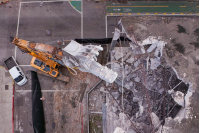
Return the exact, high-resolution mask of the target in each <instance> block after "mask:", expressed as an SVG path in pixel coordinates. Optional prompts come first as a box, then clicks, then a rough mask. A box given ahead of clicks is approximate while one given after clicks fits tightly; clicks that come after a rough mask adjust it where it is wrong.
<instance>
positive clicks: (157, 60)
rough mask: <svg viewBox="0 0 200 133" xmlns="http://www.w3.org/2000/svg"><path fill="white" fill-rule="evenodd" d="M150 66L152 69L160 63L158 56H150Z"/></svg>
mask: <svg viewBox="0 0 200 133" xmlns="http://www.w3.org/2000/svg"><path fill="white" fill-rule="evenodd" d="M150 61H151V66H150V69H152V70H154V69H156V68H157V67H158V66H159V65H160V60H159V59H158V58H151V59H150Z"/></svg>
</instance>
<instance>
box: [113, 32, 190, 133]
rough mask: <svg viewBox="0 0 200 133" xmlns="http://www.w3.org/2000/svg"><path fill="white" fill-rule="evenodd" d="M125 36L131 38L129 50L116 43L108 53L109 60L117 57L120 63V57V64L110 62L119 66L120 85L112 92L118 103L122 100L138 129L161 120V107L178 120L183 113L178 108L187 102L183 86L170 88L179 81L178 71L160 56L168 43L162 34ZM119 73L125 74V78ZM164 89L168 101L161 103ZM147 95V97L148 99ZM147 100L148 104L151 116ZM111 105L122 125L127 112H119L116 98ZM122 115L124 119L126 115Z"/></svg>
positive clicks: (118, 123) (119, 124)
mask: <svg viewBox="0 0 200 133" xmlns="http://www.w3.org/2000/svg"><path fill="white" fill-rule="evenodd" d="M127 36H128V35H127ZM128 38H129V39H130V40H131V42H129V45H130V47H131V50H132V53H131V52H130V51H129V49H130V47H118V48H117V47H115V49H114V50H113V51H112V55H111V60H112V59H113V60H115V59H117V60H119V62H120V63H121V61H122V60H121V58H122V57H123V64H122V63H121V64H120V63H118V62H115V63H116V64H115V63H113V65H111V67H112V69H113V70H114V69H115V68H117V67H120V69H118V71H116V72H117V73H118V78H117V79H116V80H115V83H117V84H115V85H116V86H118V87H119V89H115V90H113V92H117V93H116V94H114V95H115V97H116V98H117V100H118V103H119V105H120V106H121V107H122V103H123V108H124V113H125V114H127V116H130V117H131V120H133V122H135V124H136V123H138V126H136V125H137V124H136V125H135V126H136V128H137V129H141V132H145V131H148V132H152V129H151V128H150V124H151V123H152V124H153V125H154V127H156V126H157V125H158V124H160V121H161V120H163V111H164V110H166V111H165V112H168V117H172V118H177V119H178V120H180V119H183V118H184V117H183V116H181V115H179V113H178V112H187V109H188V108H189V106H188V108H187V109H184V108H182V107H185V106H186V100H185V97H184V95H185V92H184V91H183V88H181V87H180V88H178V87H177V88H176V89H174V90H170V89H172V88H173V87H174V86H176V85H177V84H178V83H179V82H180V81H179V77H178V75H177V72H176V71H175V70H174V68H172V67H170V65H167V61H166V59H165V57H162V56H163V53H162V52H163V48H164V46H165V45H166V44H167V43H166V42H164V41H162V40H161V37H153V36H149V37H148V38H147V39H145V40H143V41H141V42H139V43H138V44H137V43H136V41H135V40H134V36H128ZM149 44H150V47H149ZM145 45H148V46H145ZM144 48H145V49H144ZM145 50H146V51H145ZM122 53H123V54H122ZM144 53H145V54H144ZM122 74H124V79H123V78H122ZM122 83H123V87H124V88H123V91H122V87H121V86H122ZM181 91H183V92H181ZM113 92H112V93H113ZM122 92H123V94H122ZM166 92H168V93H167V94H166V95H167V96H166V97H165V100H166V101H167V104H166V105H163V94H164V93H166ZM187 94H188V92H187ZM188 95H189V94H188ZM122 96H123V99H122ZM147 97H149V98H148V99H147ZM188 97H189V96H188ZM122 100H123V102H122ZM187 100H188V99H187ZM149 104H150V107H151V112H150V113H151V114H150V116H149V110H148V106H149ZM112 105H113V106H114V107H115V108H112V110H113V112H115V114H116V115H118V116H119V120H116V124H117V126H118V127H123V126H124V124H122V123H121V122H122V120H123V119H124V117H126V116H125V115H124V114H123V113H121V112H122V111H123V110H122V109H121V108H120V107H119V106H118V104H117V103H116V102H114V104H112ZM177 113H178V114H177ZM182 114H184V113H182ZM176 116H178V117H176ZM149 117H151V119H149ZM188 117H189V115H188ZM125 119H126V120H127V118H125ZM126 127H127V125H126ZM144 127H145V128H146V129H144ZM156 128H157V127H156ZM123 129H124V131H126V132H128V129H129V128H128V129H127V130H125V128H123ZM156 130H157V129H156ZM158 130H160V129H158ZM133 132H134V131H133Z"/></svg>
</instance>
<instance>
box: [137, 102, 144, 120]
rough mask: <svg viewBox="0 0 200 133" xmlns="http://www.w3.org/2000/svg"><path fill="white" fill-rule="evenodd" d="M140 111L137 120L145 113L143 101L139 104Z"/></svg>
mask: <svg viewBox="0 0 200 133" xmlns="http://www.w3.org/2000/svg"><path fill="white" fill-rule="evenodd" d="M138 105H139V111H138V112H137V113H136V118H138V117H140V116H141V115H142V114H143V112H144V107H143V106H142V101H139V102H138Z"/></svg>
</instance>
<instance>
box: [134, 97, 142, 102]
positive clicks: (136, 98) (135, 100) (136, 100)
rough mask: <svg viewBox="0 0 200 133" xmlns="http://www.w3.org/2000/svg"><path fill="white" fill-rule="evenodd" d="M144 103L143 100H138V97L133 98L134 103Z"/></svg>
mask: <svg viewBox="0 0 200 133" xmlns="http://www.w3.org/2000/svg"><path fill="white" fill-rule="evenodd" d="M139 101H142V99H140V98H138V97H133V102H139Z"/></svg>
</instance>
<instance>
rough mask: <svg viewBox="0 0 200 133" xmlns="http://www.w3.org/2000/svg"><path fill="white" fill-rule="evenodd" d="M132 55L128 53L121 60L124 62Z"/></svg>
mask: <svg viewBox="0 0 200 133" xmlns="http://www.w3.org/2000/svg"><path fill="white" fill-rule="evenodd" d="M132 54H133V53H132V51H129V52H128V53H127V54H126V55H125V56H124V57H123V60H124V61H126V60H127V59H128V57H129V56H131V55H132Z"/></svg>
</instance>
